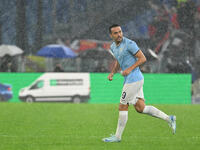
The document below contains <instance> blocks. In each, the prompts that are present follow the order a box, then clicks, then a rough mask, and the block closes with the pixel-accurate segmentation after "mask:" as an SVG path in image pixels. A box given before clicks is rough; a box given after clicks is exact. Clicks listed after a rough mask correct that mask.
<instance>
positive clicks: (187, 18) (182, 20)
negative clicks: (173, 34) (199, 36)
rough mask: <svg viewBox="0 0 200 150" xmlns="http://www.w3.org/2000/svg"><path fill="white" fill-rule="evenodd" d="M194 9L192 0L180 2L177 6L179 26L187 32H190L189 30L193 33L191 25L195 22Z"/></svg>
mask: <svg viewBox="0 0 200 150" xmlns="http://www.w3.org/2000/svg"><path fill="white" fill-rule="evenodd" d="M195 11H196V7H195V3H194V2H193V1H192V0H188V1H187V2H181V3H180V7H179V8H178V22H179V25H180V28H181V29H183V30H184V31H185V32H187V33H191V31H192V33H194V30H193V25H194V22H195V20H194V16H195Z"/></svg>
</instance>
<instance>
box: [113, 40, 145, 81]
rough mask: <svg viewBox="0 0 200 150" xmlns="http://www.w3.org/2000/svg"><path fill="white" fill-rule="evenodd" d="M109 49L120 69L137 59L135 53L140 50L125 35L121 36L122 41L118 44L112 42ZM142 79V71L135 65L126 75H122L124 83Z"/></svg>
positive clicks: (130, 64) (125, 67)
mask: <svg viewBox="0 0 200 150" xmlns="http://www.w3.org/2000/svg"><path fill="white" fill-rule="evenodd" d="M110 49H111V51H112V53H113V55H114V56H115V58H116V59H117V61H118V62H119V64H120V67H121V69H122V71H124V70H125V69H127V68H129V67H130V66H132V65H133V64H134V63H135V62H136V61H137V58H136V57H135V54H136V53H137V52H138V51H139V50H140V48H139V47H138V46H137V44H136V43H135V42H134V41H132V40H130V39H128V38H126V37H123V40H122V42H121V43H120V45H118V46H117V45H116V44H115V42H113V43H112V45H111V46H110ZM142 79H144V77H143V75H142V72H141V71H140V68H139V67H137V68H135V69H134V70H132V72H131V73H130V74H129V75H128V76H125V77H124V84H126V83H132V82H136V81H140V80H142Z"/></svg>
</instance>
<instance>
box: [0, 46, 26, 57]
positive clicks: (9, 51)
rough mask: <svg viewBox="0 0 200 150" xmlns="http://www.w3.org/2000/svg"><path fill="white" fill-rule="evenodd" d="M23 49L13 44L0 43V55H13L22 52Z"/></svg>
mask: <svg viewBox="0 0 200 150" xmlns="http://www.w3.org/2000/svg"><path fill="white" fill-rule="evenodd" d="M22 53H23V50H21V49H20V48H19V47H17V46H15V45H1V46H0V57H3V56H5V55H10V56H15V55H19V54H22Z"/></svg>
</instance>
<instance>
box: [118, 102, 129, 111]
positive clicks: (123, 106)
mask: <svg viewBox="0 0 200 150" xmlns="http://www.w3.org/2000/svg"><path fill="white" fill-rule="evenodd" d="M119 111H128V104H126V105H123V104H120V105H119Z"/></svg>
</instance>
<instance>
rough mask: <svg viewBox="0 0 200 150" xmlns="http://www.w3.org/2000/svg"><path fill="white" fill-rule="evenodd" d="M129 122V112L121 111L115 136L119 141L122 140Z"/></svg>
mask: <svg viewBox="0 0 200 150" xmlns="http://www.w3.org/2000/svg"><path fill="white" fill-rule="evenodd" d="M127 120H128V111H119V118H118V124H117V130H116V133H115V136H116V137H117V138H118V139H121V136H122V133H123V131H124V128H125V126H126V122H127Z"/></svg>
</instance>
